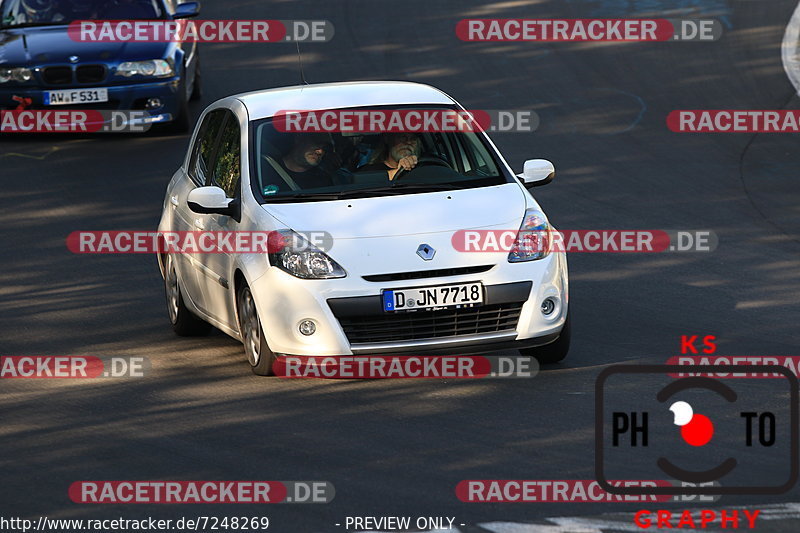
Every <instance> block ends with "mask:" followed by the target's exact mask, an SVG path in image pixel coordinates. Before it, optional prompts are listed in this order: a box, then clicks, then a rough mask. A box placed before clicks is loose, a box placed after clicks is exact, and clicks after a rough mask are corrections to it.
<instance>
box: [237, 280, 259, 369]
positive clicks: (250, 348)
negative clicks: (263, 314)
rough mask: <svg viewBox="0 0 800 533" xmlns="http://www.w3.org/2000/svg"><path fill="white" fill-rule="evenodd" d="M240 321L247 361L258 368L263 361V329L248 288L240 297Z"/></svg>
mask: <svg viewBox="0 0 800 533" xmlns="http://www.w3.org/2000/svg"><path fill="white" fill-rule="evenodd" d="M239 321H240V324H241V329H242V337H243V339H242V340H243V342H244V351H245V353H246V354H247V360H248V361H250V365H251V366H257V365H258V362H259V361H260V360H261V327H260V324H259V323H258V313H257V312H256V306H255V302H253V295H252V294H251V293H250V289H248V288H246V287H245V288H244V289H242V292H241V293H240V295H239Z"/></svg>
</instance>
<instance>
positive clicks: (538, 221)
mask: <svg viewBox="0 0 800 533" xmlns="http://www.w3.org/2000/svg"><path fill="white" fill-rule="evenodd" d="M550 231H551V230H550V223H549V222H548V221H547V217H546V216H544V213H542V212H541V211H539V210H537V209H528V210H526V211H525V216H524V217H523V218H522V224H521V225H520V227H519V232H518V233H517V238H516V240H515V241H514V246H512V247H511V251H510V252H509V253H508V262H509V263H522V262H524V261H536V260H537V259H542V258H544V257H547V256H548V255H550Z"/></svg>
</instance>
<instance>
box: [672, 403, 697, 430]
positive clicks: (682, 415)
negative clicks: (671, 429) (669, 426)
mask: <svg viewBox="0 0 800 533" xmlns="http://www.w3.org/2000/svg"><path fill="white" fill-rule="evenodd" d="M669 410H670V411H672V412H673V414H674V415H675V420H674V421H673V422H674V424H675V425H676V426H685V425H686V424H688V423H689V422H690V421H691V420H692V417H693V416H694V411H693V410H692V406H691V405H689V404H688V403H686V402H675V403H673V404H672V405H671V406H670V408H669Z"/></svg>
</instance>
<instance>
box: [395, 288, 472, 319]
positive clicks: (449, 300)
mask: <svg viewBox="0 0 800 533" xmlns="http://www.w3.org/2000/svg"><path fill="white" fill-rule="evenodd" d="M382 295H383V310H384V311H386V312H394V311H416V310H420V309H422V310H432V309H444V308H447V307H472V306H473V305H479V304H482V303H483V286H482V285H481V284H480V283H461V284H458V285H441V286H438V287H418V288H414V289H402V290H384V291H383V293H382Z"/></svg>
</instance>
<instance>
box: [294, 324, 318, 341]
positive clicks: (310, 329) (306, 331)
mask: <svg viewBox="0 0 800 533" xmlns="http://www.w3.org/2000/svg"><path fill="white" fill-rule="evenodd" d="M298 329H299V330H300V333H302V334H303V335H305V336H306V337H307V336H309V335H313V334H314V332H315V331H317V325H316V324H314V321H313V320H303V321H302V322H300V326H299V327H298Z"/></svg>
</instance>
